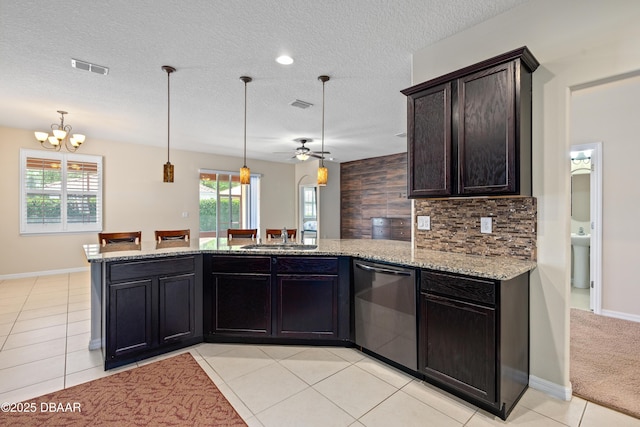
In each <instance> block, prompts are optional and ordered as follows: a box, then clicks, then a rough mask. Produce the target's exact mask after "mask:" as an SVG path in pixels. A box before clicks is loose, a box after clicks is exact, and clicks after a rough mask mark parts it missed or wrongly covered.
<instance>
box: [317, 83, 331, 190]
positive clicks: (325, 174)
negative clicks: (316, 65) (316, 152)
mask: <svg viewBox="0 0 640 427" xmlns="http://www.w3.org/2000/svg"><path fill="white" fill-rule="evenodd" d="M318 80H320V81H321V82H322V148H321V149H320V167H319V168H318V185H319V186H322V187H324V186H325V185H327V181H328V179H329V171H328V170H327V168H326V167H325V166H324V84H325V83H326V82H328V81H329V76H319V77H318Z"/></svg>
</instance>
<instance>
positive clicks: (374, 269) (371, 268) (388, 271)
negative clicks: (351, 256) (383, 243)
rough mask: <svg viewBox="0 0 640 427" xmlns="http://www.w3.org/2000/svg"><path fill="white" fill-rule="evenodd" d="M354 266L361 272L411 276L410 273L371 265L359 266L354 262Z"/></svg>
mask: <svg viewBox="0 0 640 427" xmlns="http://www.w3.org/2000/svg"><path fill="white" fill-rule="evenodd" d="M355 266H356V267H358V268H360V269H362V270H365V271H372V272H374V273H383V274H395V275H397V276H411V271H407V270H393V269H390V268H382V267H374V266H371V265H366V264H360V263H359V262H356V263H355Z"/></svg>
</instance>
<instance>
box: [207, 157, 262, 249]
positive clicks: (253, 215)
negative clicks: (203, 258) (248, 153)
mask: <svg viewBox="0 0 640 427" xmlns="http://www.w3.org/2000/svg"><path fill="white" fill-rule="evenodd" d="M259 194H260V175H253V174H252V175H251V185H249V186H243V185H241V184H240V174H239V173H238V172H223V171H211V170H201V171H200V240H201V241H202V242H203V243H205V242H206V241H209V240H213V241H217V239H219V238H224V239H226V238H227V229H229V228H257V229H259V228H260V219H259V216H258V212H259V209H258V203H259V202H258V201H259Z"/></svg>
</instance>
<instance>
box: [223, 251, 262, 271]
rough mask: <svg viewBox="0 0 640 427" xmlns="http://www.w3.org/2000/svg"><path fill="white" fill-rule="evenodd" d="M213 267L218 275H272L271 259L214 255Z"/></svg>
mask: <svg viewBox="0 0 640 427" xmlns="http://www.w3.org/2000/svg"><path fill="white" fill-rule="evenodd" d="M211 267H212V271H213V272H216V273H271V257H268V256H218V255H214V256H213V257H212V262H211Z"/></svg>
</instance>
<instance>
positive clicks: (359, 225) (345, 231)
mask: <svg viewBox="0 0 640 427" xmlns="http://www.w3.org/2000/svg"><path fill="white" fill-rule="evenodd" d="M374 217H387V218H398V217H402V218H408V217H411V200H409V199H407V153H398V154H392V155H389V156H382V157H373V158H370V159H363V160H355V161H353V162H345V163H341V164H340V218H341V220H340V237H341V238H342V239H370V238H371V218H374Z"/></svg>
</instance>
